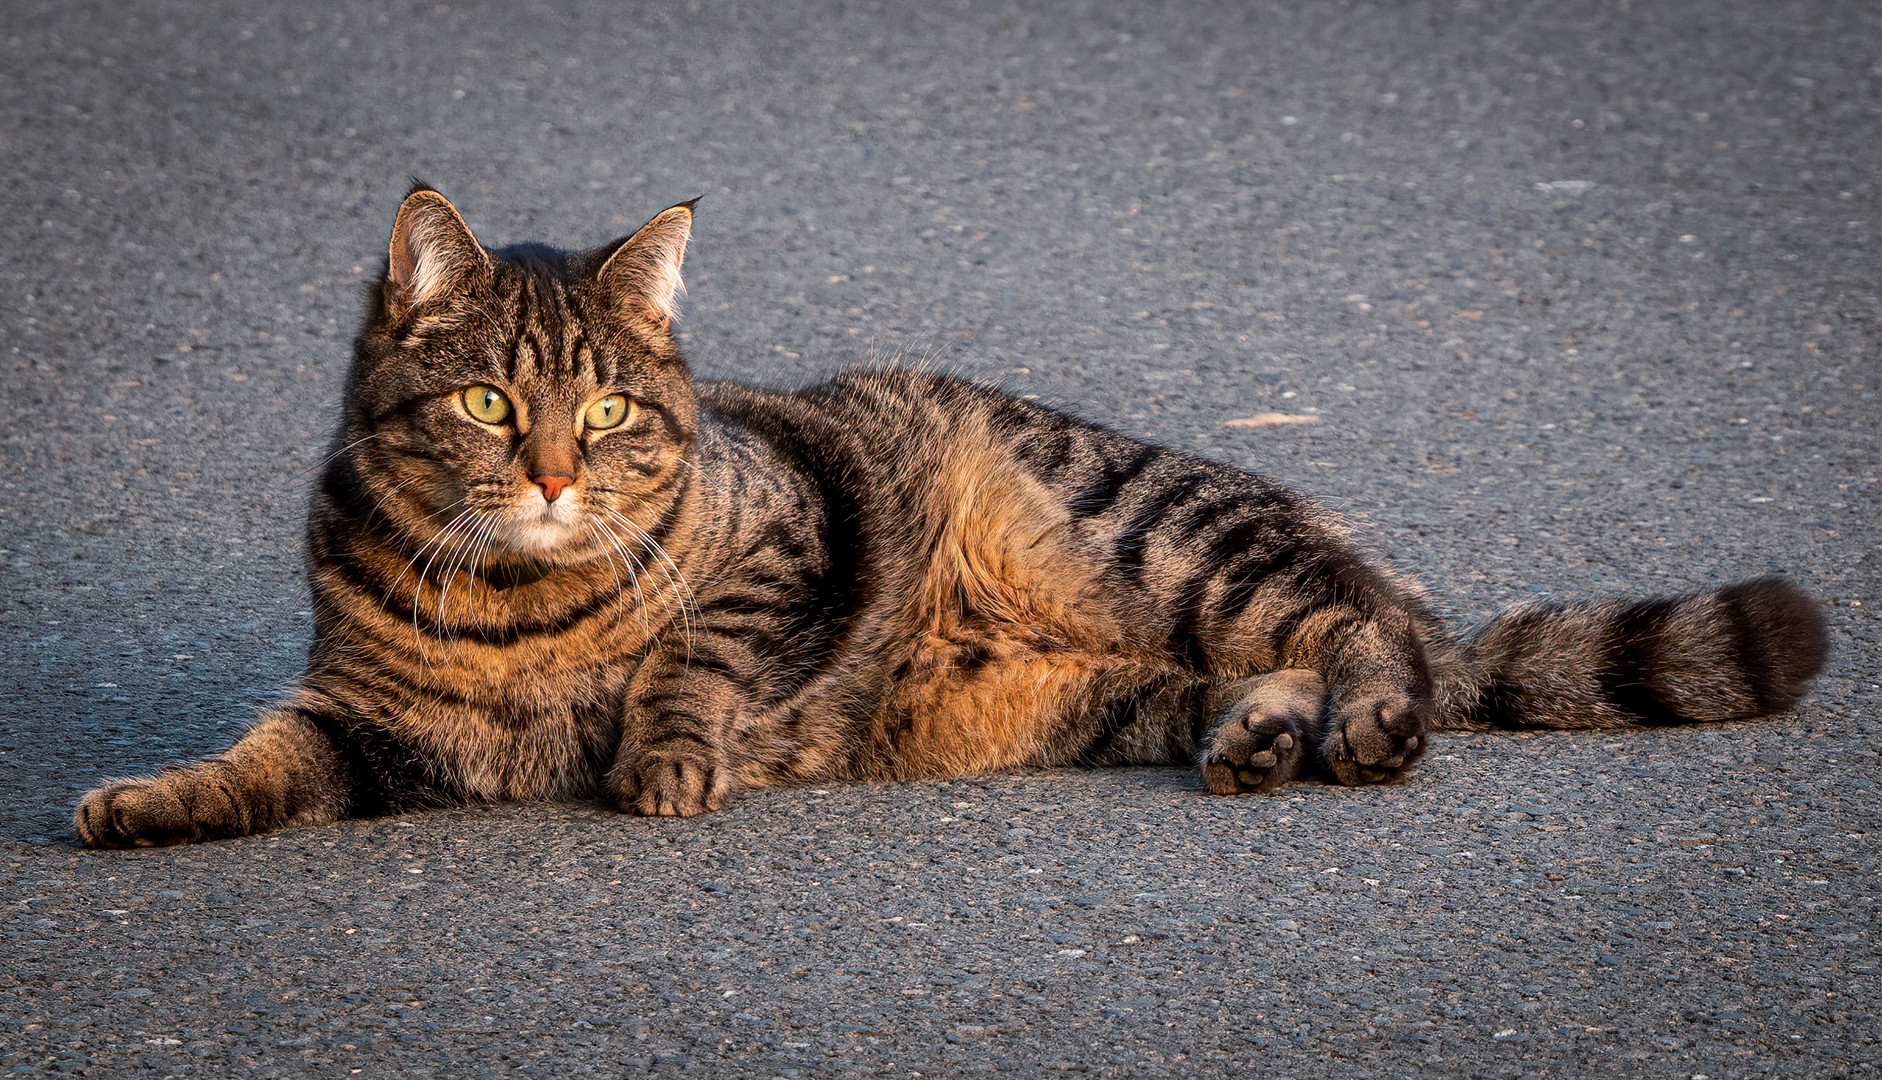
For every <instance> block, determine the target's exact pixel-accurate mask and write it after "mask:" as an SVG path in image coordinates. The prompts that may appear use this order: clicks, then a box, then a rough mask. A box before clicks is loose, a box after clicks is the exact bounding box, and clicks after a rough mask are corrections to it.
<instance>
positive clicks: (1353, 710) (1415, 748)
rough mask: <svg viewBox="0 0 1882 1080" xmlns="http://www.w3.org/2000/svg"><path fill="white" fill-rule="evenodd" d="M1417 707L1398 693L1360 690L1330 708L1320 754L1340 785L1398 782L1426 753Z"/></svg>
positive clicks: (1421, 722)
mask: <svg viewBox="0 0 1882 1080" xmlns="http://www.w3.org/2000/svg"><path fill="white" fill-rule="evenodd" d="M1426 742H1427V740H1426V738H1425V719H1424V712H1423V710H1422V709H1421V708H1420V707H1419V703H1418V702H1416V701H1414V700H1413V699H1412V697H1411V696H1410V695H1408V694H1405V693H1402V692H1399V691H1362V692H1359V693H1355V694H1351V695H1349V696H1347V697H1346V698H1345V699H1344V700H1343V701H1337V702H1335V703H1334V706H1333V716H1332V723H1331V724H1330V725H1329V728H1328V731H1327V735H1326V742H1325V744H1324V746H1323V747H1322V751H1321V756H1322V757H1323V758H1324V759H1325V761H1326V764H1327V768H1329V769H1331V770H1332V772H1333V776H1334V778H1335V779H1337V780H1338V781H1339V782H1340V783H1342V784H1383V783H1389V782H1390V781H1393V780H1396V779H1398V778H1399V777H1400V776H1402V775H1403V774H1404V773H1405V770H1407V769H1409V768H1410V767H1411V764H1412V762H1414V761H1417V760H1418V759H1419V757H1421V756H1423V754H1424V752H1425V744H1426Z"/></svg>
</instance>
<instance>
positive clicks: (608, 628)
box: [78, 185, 1825, 847]
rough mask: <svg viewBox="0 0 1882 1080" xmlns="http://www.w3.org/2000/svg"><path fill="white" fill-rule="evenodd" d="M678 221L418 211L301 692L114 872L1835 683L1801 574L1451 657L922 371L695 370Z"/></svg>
mask: <svg viewBox="0 0 1882 1080" xmlns="http://www.w3.org/2000/svg"><path fill="white" fill-rule="evenodd" d="M690 223H691V207H690V205H681V206H677V207H673V208H672V209H669V210H667V211H665V212H664V213H662V214H660V215H659V216H658V217H656V218H654V219H653V221H651V222H650V223H648V224H647V225H646V226H645V227H644V228H642V229H641V230H640V231H638V232H637V233H635V234H634V235H633V236H632V237H629V238H628V239H626V240H623V241H619V242H617V243H615V244H612V245H609V246H607V247H604V248H601V249H598V250H595V251H590V252H583V253H578V254H565V253H563V252H559V251H554V250H552V249H548V248H543V247H537V246H526V247H518V248H511V249H507V250H504V251H500V252H491V251H488V250H486V249H485V248H483V247H482V246H481V245H479V244H478V242H477V241H476V240H475V238H473V237H472V235H471V233H470V231H469V230H468V229H467V228H466V227H465V226H464V223H463V221H462V220H461V219H460V218H459V216H458V214H457V212H456V210H455V209H454V208H453V207H452V206H451V204H450V203H449V202H447V201H446V200H445V199H444V198H443V196H441V195H439V194H437V193H436V192H435V191H432V190H430V189H428V188H425V187H423V186H422V185H421V186H420V187H418V188H416V189H415V190H414V191H413V192H412V194H411V195H410V196H409V197H408V198H407V199H406V201H405V203H404V205H403V206H402V207H401V208H400V211H399V215H398V219H397V222H396V223H395V225H394V227H393V236H392V244H391V253H390V257H389V259H388V264H387V269H386V273H385V275H384V277H383V279H382V281H381V283H380V285H379V287H378V288H377V289H376V290H375V292H374V293H373V296H372V304H371V310H370V312H369V314H368V317H367V320H366V324H365V327H364V329H363V331H362V333H361V335H360V338H359V342H358V347H357V356H356V361H355V364H354V367H353V372H352V378H351V382H350V385H349V389H348V395H347V404H346V410H345V416H344V418H343V421H342V423H341V426H340V429H339V431H338V434H337V438H336V443H335V447H336V449H335V453H334V456H333V458H332V461H331V463H330V465H329V466H328V467H327V469H326V472H325V475H324V478H323V480H322V482H321V485H320V488H319V490H318V493H317V494H316V496H315V498H314V505H313V509H312V512H311V516H310V522H309V528H308V538H309V549H310V562H311V575H310V577H311V582H312V587H313V592H314V609H315V641H314V645H313V648H312V651H311V656H310V658H309V663H308V669H307V673H306V675H305V677H304V678H303V680H302V683H301V686H300V689H299V691H298V692H297V693H296V694H295V695H294V696H293V698H292V699H291V700H290V701H288V702H287V703H285V704H283V705H281V706H280V707H278V708H275V709H272V710H269V711H268V712H267V713H266V714H264V715H263V716H262V718H261V719H260V721H259V722H258V723H257V724H256V725H255V726H254V727H253V728H252V729H251V730H250V731H249V732H248V733H247V734H246V735H245V736H243V737H242V739H241V740H240V741H238V742H237V743H236V745H235V746H234V747H233V748H232V749H231V750H229V751H228V752H227V753H226V754H224V755H222V756H221V757H218V758H214V759H211V760H208V761H203V762H198V763H195V764H190V765H184V766H180V767H176V768H172V769H170V770H168V771H166V772H163V773H160V774H158V775H156V776H154V777H148V778H141V779H130V780H121V781H116V782H113V783H110V784H107V785H105V786H103V787H101V788H99V789H97V790H95V791H93V792H91V793H90V794H88V795H86V796H85V798H84V799H83V801H82V802H81V803H80V805H79V808H78V830H79V835H80V837H81V838H82V839H83V841H84V842H85V843H86V844H88V845H91V846H94V847H119V846H130V845H143V844H168V843H180V842H188V841H196V840H207V839H214V838H218V837H229V836H239V835H245V834H252V833H258V832H264V831H267V830H271V829H278V828H282V827H284V826H290V825H302V824H315V823H320V822H330V821H334V820H337V819H340V818H345V817H350V816H359V815H369V814H380V813H390V812H398V811H401V810H406V809H411V808H415V807H424V806H437V805H448V804H457V803H463V802H465V801H469V800H500V799H548V798H589V797H599V798H601V799H604V800H606V801H608V802H610V803H611V804H613V805H614V806H617V807H619V808H621V809H623V810H628V811H633V812H636V813H641V814H666V815H681V816H685V815H691V814H696V813H699V812H701V811H704V810H712V809H717V808H718V807H719V806H721V805H722V803H723V802H724V800H725V798H726V797H727V795H728V794H730V793H731V792H734V791H737V790H741V789H749V788H758V787H764V786H767V785H772V784H784V783H800V782H807V781H819V782H822V781H831V780H841V779H859V778H872V779H893V778H906V777H922V776H953V775H960V774H966V773H979V772H986V771H991V770H998V769H1006V768H1011V767H1014V766H1020V765H1029V764H1030V765H1062V764H1091V765H1102V764H1126V763H1185V762H1200V763H1201V765H1202V768H1203V779H1204V782H1205V784H1206V786H1207V787H1208V789H1209V790H1210V791H1212V792H1216V793H1219V794H1230V793H1236V792H1243V791H1268V790H1272V789H1274V788H1277V787H1279V786H1281V785H1283V784H1286V783H1288V782H1289V781H1291V780H1294V779H1296V778H1299V777H1301V776H1309V775H1311V776H1325V777H1329V778H1332V779H1335V780H1337V781H1339V782H1341V783H1347V784H1354V783H1362V782H1375V781H1389V780H1392V779H1394V778H1396V777H1398V776H1400V775H1402V774H1403V773H1404V772H1405V770H1406V769H1408V768H1409V767H1410V766H1411V765H1412V763H1413V762H1414V761H1416V760H1417V759H1418V757H1419V756H1420V755H1421V754H1422V753H1423V752H1424V750H1425V748H1426V739H1427V737H1428V733H1429V732H1430V731H1433V730H1439V729H1445V728H1470V727H1487V726H1518V727H1524V726H1528V727H1560V728H1571V727H1583V728H1585V727H1606V726H1612V725H1620V724H1639V723H1663V722H1685V721H1710V720H1730V719H1743V718H1749V717H1755V716H1761V715H1765V714H1768V713H1772V712H1776V711H1779V710H1782V709H1785V708H1787V707H1789V706H1790V705H1791V704H1793V703H1794V702H1795V701H1797V700H1798V698H1799V697H1800V696H1801V695H1802V694H1803V692H1804V689H1805V683H1806V682H1807V680H1808V679H1809V678H1810V677H1811V676H1812V675H1813V674H1815V672H1816V671H1817V669H1818V667H1819V666H1820V664H1821V661H1822V658H1823V654H1824V647H1825V643H1824V631H1823V623H1822V619H1821V617H1820V615H1819V614H1818V612H1817V609H1816V605H1815V604H1814V603H1813V602H1812V601H1811V600H1809V599H1808V598H1807V597H1805V596H1804V595H1803V594H1802V593H1801V592H1800V591H1798V590H1797V589H1796V588H1795V587H1794V586H1792V585H1790V584H1789V583H1787V582H1785V581H1782V580H1780V579H1775V578H1772V579H1765V580H1762V581H1754V582H1749V583H1745V584H1740V585H1734V586H1732V587H1730V588H1726V589H1719V590H1712V591H1707V592H1699V593H1694V594H1691V595H1688V596H1683V597H1675V598H1670V599H1654V600H1644V601H1623V602H1617V603H1609V604H1602V603H1593V602H1581V601H1576V602H1570V603H1566V604H1560V605H1555V606H1552V607H1537V608H1531V609H1524V610H1518V611H1515V612H1512V613H1510V614H1506V615H1504V616H1502V617H1500V618H1498V619H1496V620H1495V621H1493V622H1491V623H1490V624H1489V625H1488V626H1487V627H1485V628H1484V629H1483V630H1482V631H1480V632H1479V633H1477V634H1476V635H1475V636H1474V637H1471V638H1469V639H1468V640H1463V641H1458V640H1453V639H1451V638H1448V637H1446V636H1445V634H1444V633H1443V631H1442V630H1441V629H1440V627H1439V625H1438V621H1437V619H1436V617H1435V616H1434V614H1433V612H1432V610H1431V608H1430V607H1429V606H1428V605H1427V604H1426V602H1425V600H1424V599H1423V598H1422V595H1421V594H1420V592H1419V591H1418V590H1417V589H1416V588H1415V587H1413V586H1411V585H1408V584H1407V583H1405V582H1403V581H1400V580H1398V579H1396V578H1394V577H1392V576H1390V575H1388V574H1386V573H1384V572H1383V571H1381V570H1379V569H1378V568H1376V567H1374V566H1372V565H1370V564H1368V563H1367V562H1366V561H1365V560H1364V559H1363V558H1362V557H1361V556H1360V555H1359V554H1357V553H1356V552H1355V550H1354V549H1353V547H1352V546H1350V545H1349V544H1348V542H1347V541H1346V539H1345V537H1344V534H1343V531H1342V529H1341V527H1340V524H1339V523H1338V522H1337V521H1336V520H1334V519H1332V518H1331V517H1330V516H1329V515H1327V514H1326V513H1325V512H1324V511H1322V510H1320V509H1319V508H1317V507H1316V506H1315V505H1314V504H1313V503H1311V502H1309V501H1308V500H1307V499H1305V498H1303V497H1302V496H1300V495H1297V494H1295V493H1294V492H1291V491H1289V490H1287V489H1285V488H1281V487H1277V486H1275V485H1274V484H1271V483H1269V482H1268V481H1266V480H1263V479H1261V478H1259V477H1256V476H1252V475H1249V474H1247V473H1243V472H1240V471H1238V470H1235V469H1232V468H1229V467H1227V466H1224V465H1220V464H1216V463H1214V462H1210V461H1205V460H1202V459H1200V458H1197V457H1193V456H1191V455H1188V454H1184V453H1180V452H1177V451H1172V450H1165V449H1159V448H1157V447H1152V446H1146V445H1144V444H1142V443H1139V442H1136V441H1133V440H1131V439H1128V438H1125V437H1124V436H1122V435H1118V434H1116V433H1114V432H1111V431H1107V430H1105V429H1103V428H1100V427H1096V426H1093V425H1091V424H1087V423H1084V422H1081V421H1079V420H1076V419H1073V418H1071V417H1069V416H1066V415H1064V414H1062V413H1059V412H1055V411H1053V410H1050V409H1047V408H1043V407H1040V406H1038V405H1034V404H1030V403H1027V402H1024V401H1019V400H1015V399H1014V398H1012V397H1009V396H1006V395H1004V394H1001V393H998V392H996V391H993V390H989V389H986V388H983V387H979V386H975V385H971V384H969V383H966V382H961V381H958V380H954V379H949V378H944V377H939V376H935V375H928V374H918V373H913V372H907V371H863V372H855V373H850V374H845V375H841V376H838V377H837V378H834V379H832V380H830V381H829V382H827V383H824V384H823V385H820V386H816V387H812V388H810V389H808V390H803V391H799V392H795V393H782V392H778V391H773V390H764V389H758V388H754V387H750V386H742V385H735V384H729V383H717V384H695V383H693V382H692V381H691V379H690V378H689V377H688V374H687V371H686V367H685V365H684V363H683V361H682V360H681V358H680V355H679V352H678V350H677V348H676V347H675V344H674V340H673V337H672V334H671V324H672V319H673V314H674V309H673V303H674V297H675V295H676V294H677V292H678V291H679V287H680V277H679V270H680V262H681V257H682V254H683V252H684V249H685V245H686V240H687V235H688V230H689V226H690ZM467 388H468V389H469V390H470V391H471V392H470V395H469V396H467ZM492 389H494V392H496V393H497V394H498V396H497V397H492V396H489V393H487V391H489V390H492ZM611 395H620V397H619V398H615V399H613V400H614V402H615V404H613V405H610V404H609V403H608V401H606V400H604V399H609V398H610V396H611ZM621 402H627V403H631V404H629V405H626V406H621V405H620V403H621ZM473 407H475V408H478V409H485V410H487V411H490V415H491V416H495V414H496V413H497V412H501V411H502V408H503V407H507V408H508V412H507V413H505V414H504V415H503V416H501V417H498V418H497V419H495V420H491V419H489V418H488V417H487V418H486V419H483V420H480V419H478V418H477V416H476V415H474V413H473ZM620 408H625V416H626V419H625V420H624V421H623V422H621V423H620V424H619V426H608V424H610V423H612V419H613V418H617V417H619V416H621V415H622V413H621V411H619V409H620ZM596 409H600V410H601V412H600V413H597V412H595V411H594V410H596ZM611 409H613V410H615V411H610V410H611ZM603 414H606V415H603ZM596 416H602V420H601V421H600V422H599V423H596V422H592V421H593V418H594V417H596Z"/></svg>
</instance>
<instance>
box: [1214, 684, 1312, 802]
mask: <svg viewBox="0 0 1882 1080" xmlns="http://www.w3.org/2000/svg"><path fill="white" fill-rule="evenodd" d="M1325 696H1326V685H1325V683H1323V682H1322V681H1321V679H1320V676H1319V674H1318V673H1316V672H1312V671H1306V670H1290V671H1277V672H1274V673H1272V674H1269V675H1263V676H1261V677H1260V678H1257V679H1254V680H1251V686H1250V689H1249V690H1248V691H1247V692H1246V693H1244V694H1242V695H1241V696H1240V697H1239V698H1237V699H1236V700H1235V701H1234V702H1233V703H1231V704H1230V705H1229V707H1228V710H1227V715H1226V716H1224V717H1223V721H1222V726H1221V727H1219V728H1218V729H1216V734H1215V740H1214V741H1213V742H1212V743H1211V744H1210V746H1209V752H1208V754H1207V756H1205V757H1204V758H1203V763H1202V781H1203V784H1204V785H1205V786H1207V787H1208V789H1209V792H1210V794H1212V795H1240V794H1243V793H1245V792H1250V791H1260V792H1269V791H1273V790H1275V789H1277V788H1279V787H1281V786H1282V785H1285V784H1289V783H1292V782H1293V781H1294V780H1296V779H1298V778H1299V777H1300V774H1301V771H1302V769H1303V768H1304V765H1305V762H1306V760H1307V752H1308V750H1309V748H1310V747H1311V746H1312V745H1313V742H1314V734H1315V732H1317V731H1318V730H1319V727H1320V709H1321V703H1322V702H1323V700H1324V699H1325Z"/></svg>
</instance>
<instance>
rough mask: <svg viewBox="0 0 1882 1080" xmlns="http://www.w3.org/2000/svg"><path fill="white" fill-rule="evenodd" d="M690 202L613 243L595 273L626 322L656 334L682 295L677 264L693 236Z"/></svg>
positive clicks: (670, 319) (665, 327)
mask: <svg viewBox="0 0 1882 1080" xmlns="http://www.w3.org/2000/svg"><path fill="white" fill-rule="evenodd" d="M698 201H699V200H698V199H690V200H688V201H686V202H683V203H680V204H679V205H678V206H670V207H668V208H666V209H665V210H662V211H660V212H659V213H658V214H655V215H654V217H653V220H652V221H649V222H648V223H647V224H645V225H642V226H641V227H640V228H639V230H637V231H636V232H635V233H634V235H632V236H630V237H628V238H627V239H625V240H622V241H621V242H620V243H619V244H617V245H615V248H614V251H613V253H612V254H610V255H609V256H608V261H607V262H605V263H603V264H602V266H601V270H600V271H599V272H598V273H597V274H596V278H597V280H599V281H600V283H601V287H602V288H603V289H604V290H606V291H607V293H608V295H609V297H610V298H611V299H612V300H613V302H614V306H615V310H616V311H618V312H620V314H621V316H622V317H623V318H624V319H626V320H627V321H628V322H629V323H631V324H635V325H639V326H642V327H645V328H647V329H649V330H653V331H655V332H657V333H661V334H665V333H668V332H669V331H670V330H671V329H672V327H673V320H674V318H675V316H676V315H677V314H678V311H677V308H676V307H675V301H676V299H677V298H678V296H679V294H680V293H681V292H683V291H685V288H686V285H685V283H684V282H682V281H681V280H680V263H681V261H682V260H683V259H684V258H685V257H686V241H687V240H688V239H689V238H690V237H691V236H692V233H693V204H694V203H696V202H698Z"/></svg>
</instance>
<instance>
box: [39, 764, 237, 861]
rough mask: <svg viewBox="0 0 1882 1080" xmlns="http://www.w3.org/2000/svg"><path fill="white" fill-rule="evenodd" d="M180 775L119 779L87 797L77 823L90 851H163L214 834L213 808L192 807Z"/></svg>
mask: <svg viewBox="0 0 1882 1080" xmlns="http://www.w3.org/2000/svg"><path fill="white" fill-rule="evenodd" d="M188 786H189V785H188V783H187V780H186V778H185V777H184V776H183V774H181V773H166V774H164V775H162V776H153V777H148V778H144V779H137V780H117V781H113V782H112V783H109V784H106V785H104V786H103V787H99V788H94V789H93V790H91V791H88V792H86V793H85V797H84V798H82V799H80V800H79V801H78V812H77V814H76V815H75V820H74V824H75V825H77V826H78V838H79V840H80V841H81V842H82V843H84V845H85V846H86V847H88V848H130V847H163V846H167V845H170V844H193V843H195V842H197V841H199V840H208V839H211V838H212V837H214V836H215V835H216V830H215V824H216V823H215V822H214V821H212V820H209V819H210V818H214V817H226V815H217V814H215V813H214V810H215V809H216V808H215V807H214V806H212V805H200V806H199V805H193V804H197V803H201V802H202V800H200V799H194V798H188V797H186V796H188V795H189V794H190V792H188V791H186V790H184V789H185V788H186V787H188Z"/></svg>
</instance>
